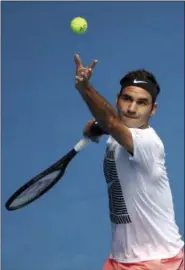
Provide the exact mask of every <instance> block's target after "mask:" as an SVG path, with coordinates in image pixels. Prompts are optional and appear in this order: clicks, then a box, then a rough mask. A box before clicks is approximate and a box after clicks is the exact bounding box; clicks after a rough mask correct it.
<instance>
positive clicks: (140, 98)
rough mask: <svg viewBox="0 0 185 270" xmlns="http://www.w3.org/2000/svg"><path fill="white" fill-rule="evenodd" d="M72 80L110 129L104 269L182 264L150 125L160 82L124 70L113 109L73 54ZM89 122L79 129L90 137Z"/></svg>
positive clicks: (174, 268)
mask: <svg viewBox="0 0 185 270" xmlns="http://www.w3.org/2000/svg"><path fill="white" fill-rule="evenodd" d="M75 63H76V77H75V78H76V80H75V86H76V88H77V89H78V91H79V93H80V94H81V96H82V98H83V100H84V101H85V102H86V104H87V106H88V108H89V110H90V111H91V113H92V115H93V116H94V118H95V119H96V120H97V121H98V122H99V125H100V127H101V129H102V130H103V131H104V132H105V133H107V134H109V137H108V140H107V146H106V152H105V158H104V174H105V179H106V183H107V186H108V197H109V211H110V220H111V225H112V245H111V251H110V255H109V258H108V259H107V261H106V262H105V264H104V267H103V270H127V269H129V270H160V269H161V270H183V269H184V250H183V247H184V242H183V240H182V239H181V235H180V234H179V229H178V226H177V224H176V222H175V214H174V207H173V200H172V194H171V189H170V185H169V179H168V175H167V171H166V167H165V150H164V146H163V143H162V141H161V139H160V138H159V136H158V135H157V133H156V132H155V130H154V129H153V128H152V127H151V126H150V125H149V120H150V118H151V117H152V116H153V115H154V114H155V112H156V108H157V104H156V98H157V96H158V94H159V92H160V87H159V84H158V82H157V81H156V78H155V77H154V76H153V74H151V73H149V72H147V71H146V70H136V71H132V72H130V73H128V74H127V75H125V76H124V77H123V78H122V79H121V81H120V84H121V90H120V92H119V94H118V96H117V111H116V110H115V109H114V108H113V107H112V106H111V105H110V104H109V102H108V101H107V100H106V99H105V98H104V97H102V96H101V95H100V94H99V93H98V92H97V91H96V90H95V89H94V87H93V86H92V85H91V83H90V82H89V79H90V77H91V76H92V72H93V69H94V68H95V66H96V64H97V61H93V63H92V64H91V65H89V66H88V67H84V66H83V65H82V62H81V59H80V56H79V55H75ZM91 124H92V121H91V122H89V123H88V124H87V125H86V127H85V130H84V134H85V135H86V136H88V137H90V138H92V134H91V132H90V126H91Z"/></svg>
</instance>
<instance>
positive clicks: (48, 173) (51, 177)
mask: <svg viewBox="0 0 185 270" xmlns="http://www.w3.org/2000/svg"><path fill="white" fill-rule="evenodd" d="M91 134H92V135H93V136H94V137H99V136H101V135H103V134H104V132H103V131H102V129H101V128H100V126H99V125H98V122H97V121H95V122H94V123H93V124H92V126H91ZM90 142H91V140H90V139H88V138H86V137H84V138H82V139H81V140H80V141H79V142H78V143H77V144H76V145H75V146H74V147H73V149H72V150H70V151H69V152H68V153H67V154H66V155H64V156H63V157H62V158H61V159H60V160H58V161H57V162H56V163H54V164H53V165H52V166H51V167H49V168H48V169H46V170H44V171H43V172H41V173H40V174H38V175H36V176H35V177H34V178H32V179H31V180H30V181H28V182H27V183H26V184H24V185H23V186H21V187H20V188H19V189H18V190H17V191H16V192H15V193H14V194H13V195H12V196H11V197H10V198H9V199H8V200H7V202H6V203H5V207H6V209H7V210H8V211H14V210H17V209H20V208H22V207H24V206H26V205H28V204H30V203H31V202H33V201H35V200H37V199H38V198H40V197H41V196H42V195H44V194H45V193H46V192H47V191H49V190H50V189H51V188H52V187H53V186H54V185H55V184H56V183H57V182H58V181H59V180H60V179H61V178H62V176H63V175H64V173H65V170H66V168H67V166H68V165H69V163H70V162H71V161H72V159H73V158H74V157H75V156H76V155H77V154H78V153H79V152H80V151H82V150H83V149H84V148H86V147H87V145H88V144H89V143H90Z"/></svg>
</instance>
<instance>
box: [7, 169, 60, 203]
mask: <svg viewBox="0 0 185 270" xmlns="http://www.w3.org/2000/svg"><path fill="white" fill-rule="evenodd" d="M60 173H61V171H54V172H52V173H50V174H48V175H46V176H44V177H42V178H41V179H39V180H38V181H36V182H35V183H33V185H31V186H29V187H28V188H27V189H26V190H24V191H23V192H22V193H21V194H20V195H19V196H18V197H16V198H15V199H14V200H13V202H12V203H11V205H10V206H11V207H18V206H19V205H22V204H24V203H26V202H28V201H31V200H32V199H34V198H35V197H37V196H38V195H40V194H41V193H42V192H43V191H44V190H45V189H47V187H49V186H50V185H51V184H52V182H54V181H55V179H56V178H58V176H59V175H60Z"/></svg>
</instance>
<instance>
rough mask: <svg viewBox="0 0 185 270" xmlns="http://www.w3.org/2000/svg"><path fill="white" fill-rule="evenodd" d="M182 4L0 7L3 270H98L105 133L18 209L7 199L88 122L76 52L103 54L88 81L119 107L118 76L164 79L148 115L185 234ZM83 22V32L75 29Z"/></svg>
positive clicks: (104, 245) (106, 242)
mask: <svg viewBox="0 0 185 270" xmlns="http://www.w3.org/2000/svg"><path fill="white" fill-rule="evenodd" d="M183 5H184V3H182V2H181V3H180V2H177V3H175V2H151V3H150V2H139V3H137V2H130V3H129V2H116V3H113V2H19V3H18V2H17V3H16V2H3V3H2V203H3V205H2V269H3V270H12V269H14V270H33V269H34V270H51V269H52V270H61V269H64V270H87V269H88V270H101V269H102V264H103V262H104V261H105V259H106V257H107V255H108V253H109V250H110V240H111V234H110V222H109V217H108V207H107V203H108V202H107V194H106V185H105V183H104V177H103V172H102V161H103V155H104V149H105V141H106V137H105V138H102V140H101V142H100V144H99V145H97V144H91V145H90V146H89V147H88V148H87V149H86V150H85V151H84V152H82V153H80V155H79V156H78V157H76V158H75V160H73V162H72V163H71V164H70V167H69V168H68V169H67V172H66V175H65V178H64V180H63V181H61V182H59V184H58V185H57V186H55V187H54V188H53V190H52V191H50V192H49V193H47V195H45V196H43V197H42V198H41V199H40V200H38V201H37V202H35V203H33V204H31V205H30V206H29V207H27V208H24V209H21V210H19V211H15V212H8V211H6V210H5V208H4V202H5V201H6V199H7V198H8V197H9V196H10V195H11V194H12V193H13V192H14V191H15V190H16V189H17V188H18V187H19V186H20V185H21V184H23V183H25V182H26V181H27V180H29V178H30V177H32V176H34V175H35V174H37V173H38V172H40V171H41V170H43V169H45V168H46V167H48V166H50V165H51V164H52V163H53V162H54V161H56V160H57V159H59V158H60V157H61V156H62V155H63V154H65V153H66V152H67V151H68V150H69V149H71V148H72V147H73V145H74V144H75V143H76V142H77V141H78V140H79V139H80V138H81V136H82V129H83V127H84V125H85V123H86V122H87V120H89V119H90V118H91V114H90V113H89V111H88V109H87V107H86V105H85V103H84V102H83V101H82V99H81V97H80V95H79V94H78V92H77V91H76V90H75V88H74V71H75V65H74V60H73V57H74V54H75V52H78V53H79V54H80V56H81V57H82V60H83V61H84V64H89V63H90V62H91V61H92V60H93V59H94V58H97V59H98V60H99V63H98V65H97V67H96V71H95V73H94V76H93V79H92V82H93V84H94V85H95V87H96V88H97V89H98V91H99V92H100V93H101V94H102V95H103V96H105V97H106V98H107V99H108V100H109V101H110V102H111V103H112V104H113V105H115V98H116V93H117V92H118V91H119V80H120V78H121V77H122V76H123V75H124V74H125V73H126V72H128V71H130V70H132V69H137V68H146V69H148V70H149V71H152V72H153V73H154V74H155V75H156V77H157V79H158V81H159V82H160V85H161V89H162V90H161V94H160V97H159V100H158V102H159V107H158V111H157V114H156V116H155V117H154V119H153V120H152V125H153V127H154V128H155V129H156V130H157V132H158V133H159V134H160V136H161V138H162V140H163V142H164V144H165V147H166V154H167V156H166V157H167V168H168V171H169V177H170V182H171V186H172V190H173V197H174V203H175V210H176V220H177V224H178V225H179V227H180V232H181V233H182V234H184V230H183V227H184V214H183V213H184V208H183V207H184V206H183V205H184V201H183V200H184V62H183V61H184V36H183V35H184V28H183V27H184V8H183ZM76 16H82V17H85V18H86V19H87V20H88V24H89V27H88V31H87V33H86V34H85V35H83V36H78V35H75V34H74V33H72V32H71V30H70V28H69V24H70V21H71V19H73V18H74V17H76Z"/></svg>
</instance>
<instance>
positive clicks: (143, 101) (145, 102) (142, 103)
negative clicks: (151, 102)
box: [137, 100, 147, 105]
mask: <svg viewBox="0 0 185 270" xmlns="http://www.w3.org/2000/svg"><path fill="white" fill-rule="evenodd" d="M137 104H139V105H147V101H146V100H139V101H138V102H137Z"/></svg>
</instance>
